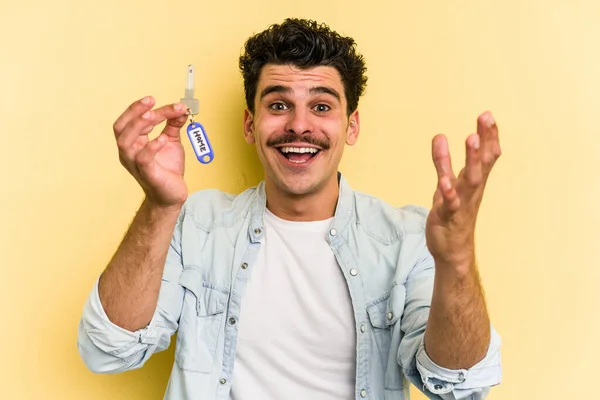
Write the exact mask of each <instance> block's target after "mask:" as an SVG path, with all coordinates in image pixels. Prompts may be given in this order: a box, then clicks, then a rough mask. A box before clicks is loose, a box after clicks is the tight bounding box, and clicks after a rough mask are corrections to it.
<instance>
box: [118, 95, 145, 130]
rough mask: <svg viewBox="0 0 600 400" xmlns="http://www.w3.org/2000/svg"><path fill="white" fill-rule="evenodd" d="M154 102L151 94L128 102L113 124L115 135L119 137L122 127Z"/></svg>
mask: <svg viewBox="0 0 600 400" xmlns="http://www.w3.org/2000/svg"><path fill="white" fill-rule="evenodd" d="M154 102H155V100H154V98H153V97H152V96H146V97H144V98H142V99H140V100H138V101H135V102H133V103H132V104H130V105H129V107H127V109H126V110H125V111H124V112H123V114H121V115H120V116H119V118H117V120H116V121H115V123H114V124H113V132H114V134H115V137H119V136H120V135H121V133H122V132H123V129H125V127H126V126H127V124H129V122H130V121H131V120H133V119H134V118H138V117H139V116H140V115H142V114H143V113H145V112H146V111H148V110H150V109H152V107H153V106H154Z"/></svg>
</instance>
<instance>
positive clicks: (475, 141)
mask: <svg viewBox="0 0 600 400" xmlns="http://www.w3.org/2000/svg"><path fill="white" fill-rule="evenodd" d="M473 148H474V149H475V150H477V149H479V135H476V136H475V139H473Z"/></svg>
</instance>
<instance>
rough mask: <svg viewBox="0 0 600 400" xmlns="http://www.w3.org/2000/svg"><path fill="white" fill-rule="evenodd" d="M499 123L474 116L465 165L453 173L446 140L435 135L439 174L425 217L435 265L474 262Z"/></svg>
mask: <svg viewBox="0 0 600 400" xmlns="http://www.w3.org/2000/svg"><path fill="white" fill-rule="evenodd" d="M500 154H501V150H500V142H499V140H498V127H497V125H496V123H495V121H494V117H493V116H492V114H491V113H489V112H485V113H483V114H481V115H480V116H479V118H478V119H477V133H476V134H472V135H469V137H468V138H467V140H466V165H465V167H464V168H463V169H462V170H461V171H460V173H459V174H458V177H456V176H455V175H454V172H453V171H452V163H451V159H450V152H449V150H448V141H447V139H446V137H445V136H444V135H437V136H435V137H434V138H433V141H432V157H433V162H434V164H435V168H436V170H437V174H438V185H437V190H436V192H435V195H434V198H433V207H432V209H431V211H430V213H429V216H428V218H427V228H426V232H427V247H428V248H429V251H430V252H431V254H432V256H433V258H434V260H435V262H436V265H438V266H439V267H441V268H452V269H454V270H455V271H457V272H458V271H468V270H469V269H470V268H471V267H472V266H474V264H475V224H476V220H477V214H478V211H479V206H480V204H481V200H482V198H483V192H484V189H485V185H486V182H487V179H488V176H489V174H490V172H491V170H492V168H493V166H494V164H495V162H496V160H497V159H498V158H499V157H500Z"/></svg>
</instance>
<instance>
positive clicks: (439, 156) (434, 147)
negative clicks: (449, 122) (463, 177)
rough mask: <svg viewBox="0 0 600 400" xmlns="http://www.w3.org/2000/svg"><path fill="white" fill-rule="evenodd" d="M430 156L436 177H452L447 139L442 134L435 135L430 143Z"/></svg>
mask: <svg viewBox="0 0 600 400" xmlns="http://www.w3.org/2000/svg"><path fill="white" fill-rule="evenodd" d="M431 156H432V158H433V163H434V165H435V169H436V171H437V174H438V179H439V178H441V177H443V176H447V177H448V178H451V179H454V172H453V171H452V160H451V159H450V151H449V149H448V140H447V139H446V136H444V135H436V136H435V137H434V138H433V141H432V143H431Z"/></svg>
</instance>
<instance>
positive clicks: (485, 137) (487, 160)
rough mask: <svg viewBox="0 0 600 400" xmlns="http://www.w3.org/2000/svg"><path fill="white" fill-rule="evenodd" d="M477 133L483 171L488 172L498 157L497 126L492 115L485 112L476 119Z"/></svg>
mask: <svg viewBox="0 0 600 400" xmlns="http://www.w3.org/2000/svg"><path fill="white" fill-rule="evenodd" d="M477 133H478V134H479V138H480V156H481V162H482V164H483V167H484V169H485V170H487V171H489V170H490V169H491V167H492V166H493V165H494V163H495V162H496V160H497V159H498V157H500V153H501V152H500V141H499V139H498V126H497V125H496V121H495V119H494V117H493V115H492V114H491V113H490V112H485V113H483V114H481V115H480V116H479V118H478V119H477Z"/></svg>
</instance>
